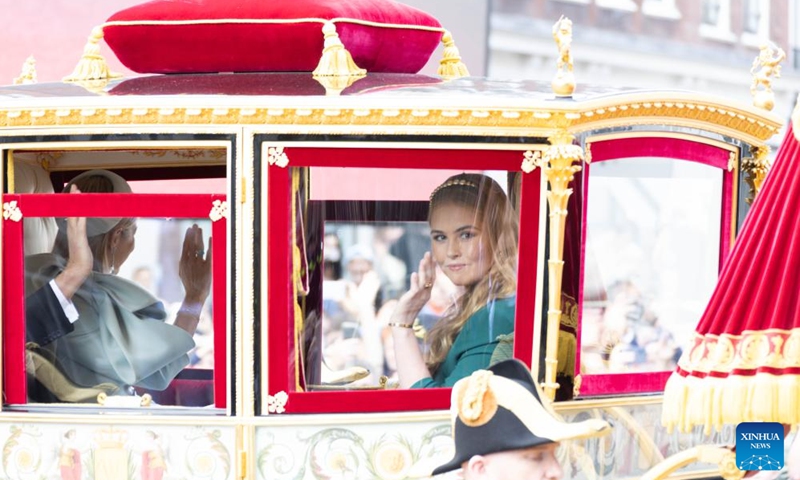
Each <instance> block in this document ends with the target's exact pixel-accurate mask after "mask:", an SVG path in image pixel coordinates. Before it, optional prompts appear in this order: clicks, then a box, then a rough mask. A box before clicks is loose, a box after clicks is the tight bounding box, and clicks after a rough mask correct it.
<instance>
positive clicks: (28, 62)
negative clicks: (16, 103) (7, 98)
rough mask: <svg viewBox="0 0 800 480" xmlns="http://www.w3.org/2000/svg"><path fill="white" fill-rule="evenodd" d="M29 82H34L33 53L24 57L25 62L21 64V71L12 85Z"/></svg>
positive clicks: (34, 65)
mask: <svg viewBox="0 0 800 480" xmlns="http://www.w3.org/2000/svg"><path fill="white" fill-rule="evenodd" d="M31 83H36V59H34V58H33V55H31V56H30V57H28V58H27V59H25V63H23V64H22V73H20V74H19V77H17V78H15V79H14V85H28V84H31Z"/></svg>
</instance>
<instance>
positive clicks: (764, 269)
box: [662, 125, 800, 433]
mask: <svg viewBox="0 0 800 480" xmlns="http://www.w3.org/2000/svg"><path fill="white" fill-rule="evenodd" d="M761 421H763V422H780V423H783V424H788V425H796V424H798V423H800V143H799V142H798V138H797V137H796V136H795V134H794V131H793V128H792V126H791V125H790V126H789V129H788V132H787V134H786V138H785V139H784V141H783V144H782V145H781V147H780V149H779V150H778V154H777V157H776V159H775V163H774V165H773V167H772V170H771V171H770V173H769V174H768V175H767V179H766V180H765V182H764V186H763V188H762V189H761V192H760V193H759V194H758V197H757V199H756V201H755V202H754V203H753V207H752V209H751V211H750V213H749V215H748V217H747V220H746V221H745V223H744V225H743V227H742V229H741V231H740V233H739V237H738V238H737V240H736V244H735V245H734V247H733V250H732V251H731V254H730V257H729V258H728V261H727V263H726V264H725V266H724V267H723V269H722V273H721V274H720V278H719V283H718V284H717V287H716V289H715V290H714V293H713V295H712V297H711V301H710V302H709V304H708V307H707V308H706V311H705V313H704V314H703V316H702V317H701V319H700V323H699V324H698V326H697V329H696V331H695V335H694V338H693V340H692V344H691V345H689V346H688V348H687V349H686V350H684V353H683V355H682V356H681V359H680V361H679V362H678V367H677V370H676V371H675V372H674V373H673V374H672V376H671V377H670V379H669V381H668V382H667V386H666V389H665V391H664V407H663V411H662V423H663V424H664V425H665V426H666V427H667V428H668V429H670V430H671V429H672V428H674V427H676V426H677V427H678V428H679V429H680V430H682V431H688V430H689V429H691V428H692V427H694V426H697V425H702V426H703V427H704V428H705V431H706V432H707V433H709V432H710V431H711V428H712V427H714V428H717V429H719V428H720V427H722V425H723V424H738V423H740V422H761Z"/></svg>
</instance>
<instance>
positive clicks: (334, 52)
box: [313, 22, 367, 77]
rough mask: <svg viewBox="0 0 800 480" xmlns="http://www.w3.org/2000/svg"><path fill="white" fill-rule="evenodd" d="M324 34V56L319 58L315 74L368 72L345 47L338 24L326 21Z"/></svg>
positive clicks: (362, 73)
mask: <svg viewBox="0 0 800 480" xmlns="http://www.w3.org/2000/svg"><path fill="white" fill-rule="evenodd" d="M322 34H323V35H325V46H324V48H323V49H322V57H321V58H320V59H319V64H317V68H315V69H314V72H313V74H314V76H315V77H318V76H361V75H365V74H366V73H367V71H366V70H364V69H363V68H359V66H358V65H356V62H354V61H353V57H352V56H351V55H350V52H348V51H347V49H346V48H344V44H342V41H341V40H340V39H339V34H338V33H336V25H334V24H333V22H325V23H324V24H323V25H322Z"/></svg>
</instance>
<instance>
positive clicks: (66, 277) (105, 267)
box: [25, 170, 211, 402]
mask: <svg viewBox="0 0 800 480" xmlns="http://www.w3.org/2000/svg"><path fill="white" fill-rule="evenodd" d="M64 190H65V192H72V193H80V192H83V193H130V192H131V189H130V186H129V185H128V184H127V182H126V181H125V180H124V179H123V178H122V177H120V176H119V175H116V174H114V173H113V172H109V171H106V170H92V171H89V172H85V173H83V174H81V175H78V176H77V177H75V178H74V179H73V180H72V181H70V182H69V184H67V186H66V187H65V189H64ZM84 229H85V236H84V235H83V231H84ZM135 232H136V220H135V219H132V218H89V219H86V220H83V219H75V218H71V219H69V220H68V221H67V222H62V223H61V224H60V225H59V231H58V234H57V236H56V240H55V245H54V247H53V251H52V253H45V254H39V255H32V256H29V257H27V258H26V259H25V270H26V292H27V295H28V296H29V299H28V303H30V299H32V298H34V297H33V296H34V295H37V294H39V293H40V292H41V291H42V290H45V289H47V288H52V289H53V290H54V291H55V293H56V296H59V295H60V296H61V299H62V300H66V303H64V302H62V304H64V305H65V306H66V308H64V310H63V312H58V313H67V314H68V313H69V309H70V307H74V308H75V310H76V312H74V313H73V315H72V318H70V321H72V322H73V323H72V328H71V331H69V332H68V333H66V334H65V335H63V336H61V337H60V338H57V339H54V340H53V341H51V342H50V343H48V344H47V345H46V346H43V347H39V346H33V347H32V348H29V349H28V351H27V355H28V362H27V365H28V370H29V373H30V374H31V375H33V377H34V378H35V380H36V383H37V384H38V385H36V386H35V387H36V388H31V389H30V390H31V395H32V396H34V397H35V396H37V395H39V394H40V393H41V397H42V398H31V400H32V401H64V402H78V401H93V400H94V399H95V398H96V396H97V394H98V393H100V392H104V393H107V394H123V395H124V394H130V393H131V392H132V388H131V387H142V388H147V389H154V390H163V389H165V388H166V387H167V386H168V385H169V383H170V382H171V381H172V379H173V378H174V377H175V376H176V375H177V374H178V373H179V372H180V371H181V370H182V369H183V368H184V367H185V366H186V365H188V363H189V358H188V355H187V352H188V351H189V350H191V349H192V348H193V347H194V341H193V340H192V335H193V334H194V331H195V329H196V328H197V324H198V321H199V316H200V312H201V310H202V307H203V304H204V303H205V300H206V298H207V297H208V295H209V293H210V287H211V245H210V244H209V248H208V252H207V253H206V254H205V256H203V255H200V254H199V253H198V252H200V251H203V250H204V247H203V233H202V231H201V230H200V228H198V227H197V226H196V225H195V226H193V227H191V228H189V229H188V230H187V232H186V237H185V239H184V244H183V252H182V255H181V259H180V267H179V271H180V277H181V281H182V283H183V286H184V289H185V292H186V294H185V299H184V301H183V304H182V305H181V308H180V311H179V313H178V316H177V318H176V319H175V322H174V324H173V325H170V324H168V323H165V320H166V316H167V315H166V311H165V310H164V307H163V305H162V304H161V302H160V301H159V300H158V299H156V298H155V297H153V296H152V295H151V294H150V293H149V292H147V291H146V290H144V289H143V288H141V287H140V286H138V285H137V284H135V283H133V282H131V281H128V280H125V279H123V278H119V277H117V276H116V275H115V274H116V272H118V271H119V269H120V267H121V266H122V264H123V263H125V261H126V260H127V258H128V256H129V255H130V254H131V252H132V251H133V249H134V247H135V239H134V234H135ZM54 310H56V311H57V310H58V309H57V308H56V309H52V308H51V309H50V311H54ZM30 312H31V307H30V306H28V307H26V313H30ZM75 313H76V314H77V318H76V317H75V315H74V314H75ZM67 316H68V317H69V316H70V315H67ZM42 321H44V322H45V323H47V319H46V318H45V319H41V318H28V323H29V324H33V325H35V324H37V323H41V322H42ZM56 365H57V366H56ZM40 386H44V387H45V389H46V390H47V392H43V391H42V390H41V388H38V387H40Z"/></svg>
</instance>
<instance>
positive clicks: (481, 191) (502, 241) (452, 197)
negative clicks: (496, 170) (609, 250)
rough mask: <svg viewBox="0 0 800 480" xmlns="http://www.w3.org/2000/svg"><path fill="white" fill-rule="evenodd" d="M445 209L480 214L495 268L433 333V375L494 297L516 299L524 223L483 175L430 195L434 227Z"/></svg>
mask: <svg viewBox="0 0 800 480" xmlns="http://www.w3.org/2000/svg"><path fill="white" fill-rule="evenodd" d="M442 205H459V206H463V207H467V208H469V209H472V210H474V211H475V219H476V222H477V224H478V225H479V226H480V228H481V231H482V232H484V233H483V241H484V242H487V247H488V252H489V254H490V255H491V258H492V265H491V267H490V268H489V273H488V275H486V276H485V277H483V278H482V279H481V280H480V281H478V282H477V283H475V284H473V285H469V286H467V287H466V290H465V291H464V293H463V294H462V295H461V296H460V297H459V298H458V300H456V302H455V304H454V305H453V306H451V307H450V309H448V311H447V312H446V313H445V316H444V318H442V319H441V320H439V321H438V322H437V323H436V325H434V326H433V328H431V330H430V331H429V332H428V337H427V341H428V343H429V346H430V350H429V352H428V358H427V360H426V365H427V367H428V370H429V371H430V372H431V374H432V375H433V374H435V373H436V371H437V370H438V369H439V367H440V366H441V364H442V362H444V359H445V357H447V353H448V352H449V351H450V348H451V347H452V346H453V342H454V341H455V338H456V336H458V334H459V332H461V329H462V328H463V327H464V324H465V323H467V320H469V318H470V317H471V316H472V314H474V313H475V312H477V311H478V310H480V309H481V308H483V307H485V306H486V305H487V304H489V303H491V302H492V301H494V300H495V299H498V298H506V297H510V296H513V295H514V294H516V291H517V241H518V235H519V222H518V219H517V216H516V212H515V211H514V208H513V207H512V206H511V202H509V200H508V197H506V194H505V192H503V189H502V188H500V185H498V184H497V182H495V181H494V180H492V179H491V178H490V177H487V176H485V175H481V174H475V173H462V174H459V175H455V176H452V177H450V178H448V179H447V180H446V181H445V182H444V183H442V184H441V185H440V186H438V187H437V188H436V189H435V190H434V191H433V193H432V194H431V201H430V209H429V212H428V222H429V223H430V217H431V214H432V213H433V211H434V210H435V209H436V208H438V207H440V206H442Z"/></svg>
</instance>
